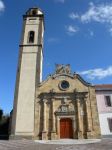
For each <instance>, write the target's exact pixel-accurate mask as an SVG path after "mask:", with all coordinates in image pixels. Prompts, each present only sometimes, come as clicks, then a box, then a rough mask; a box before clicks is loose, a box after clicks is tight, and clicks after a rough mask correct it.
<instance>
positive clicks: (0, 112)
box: [0, 109, 3, 121]
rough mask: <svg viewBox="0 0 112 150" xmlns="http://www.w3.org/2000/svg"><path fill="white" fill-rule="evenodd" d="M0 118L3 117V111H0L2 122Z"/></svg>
mask: <svg viewBox="0 0 112 150" xmlns="http://www.w3.org/2000/svg"><path fill="white" fill-rule="evenodd" d="M2 117H3V110H2V109H0V121H1V120H2Z"/></svg>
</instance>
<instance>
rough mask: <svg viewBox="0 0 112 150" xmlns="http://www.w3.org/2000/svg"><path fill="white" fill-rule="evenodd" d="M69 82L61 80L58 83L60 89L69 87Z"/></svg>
mask: <svg viewBox="0 0 112 150" xmlns="http://www.w3.org/2000/svg"><path fill="white" fill-rule="evenodd" d="M69 86H70V85H69V82H68V81H65V80H64V81H62V82H61V84H60V88H61V89H62V90H67V89H68V88H69Z"/></svg>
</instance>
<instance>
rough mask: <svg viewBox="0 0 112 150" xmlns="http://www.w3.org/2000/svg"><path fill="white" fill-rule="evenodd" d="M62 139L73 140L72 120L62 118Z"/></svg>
mask: <svg viewBox="0 0 112 150" xmlns="http://www.w3.org/2000/svg"><path fill="white" fill-rule="evenodd" d="M60 138H61V139H63V138H69V139H72V138H73V127H72V120H71V119H70V118H62V119H61V120H60Z"/></svg>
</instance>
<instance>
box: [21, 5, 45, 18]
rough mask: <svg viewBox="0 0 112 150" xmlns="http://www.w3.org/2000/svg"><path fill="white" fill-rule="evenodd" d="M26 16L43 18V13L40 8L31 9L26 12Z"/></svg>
mask: <svg viewBox="0 0 112 150" xmlns="http://www.w3.org/2000/svg"><path fill="white" fill-rule="evenodd" d="M24 16H32V17H34V16H43V12H42V10H41V9H40V8H38V7H32V8H29V9H28V10H27V11H26V14H25V15H24Z"/></svg>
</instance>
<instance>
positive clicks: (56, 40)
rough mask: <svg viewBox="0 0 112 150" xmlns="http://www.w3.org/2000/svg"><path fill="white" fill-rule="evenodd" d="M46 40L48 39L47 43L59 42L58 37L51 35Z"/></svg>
mask: <svg viewBox="0 0 112 150" xmlns="http://www.w3.org/2000/svg"><path fill="white" fill-rule="evenodd" d="M47 41H48V42H49V43H55V42H59V39H58V38H54V37H51V38H48V40H47Z"/></svg>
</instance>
